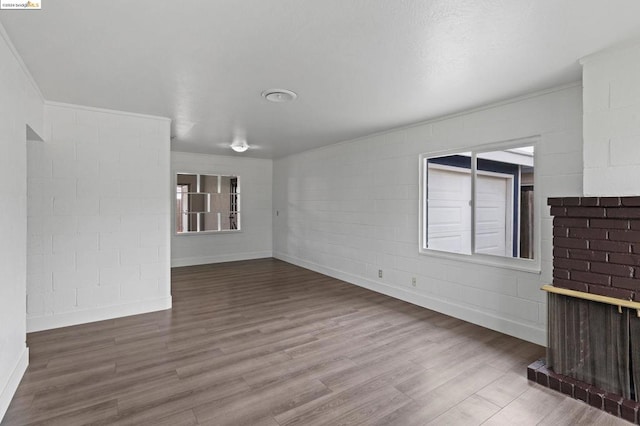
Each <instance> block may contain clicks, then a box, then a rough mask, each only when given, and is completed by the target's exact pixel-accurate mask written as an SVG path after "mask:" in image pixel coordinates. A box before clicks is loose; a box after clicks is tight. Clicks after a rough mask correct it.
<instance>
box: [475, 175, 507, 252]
mask: <svg viewBox="0 0 640 426" xmlns="http://www.w3.org/2000/svg"><path fill="white" fill-rule="evenodd" d="M480 173H482V174H480ZM512 197H513V178H512V177H511V176H510V175H498V174H484V173H483V172H478V176H477V178H476V204H477V208H476V253H484V254H495V255H498V256H509V257H511V256H512V254H513V246H512V241H513V226H512V217H513V216H512V212H513V210H512V204H513V202H512Z"/></svg>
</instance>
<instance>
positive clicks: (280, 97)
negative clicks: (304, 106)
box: [262, 89, 298, 102]
mask: <svg viewBox="0 0 640 426" xmlns="http://www.w3.org/2000/svg"><path fill="white" fill-rule="evenodd" d="M262 97H263V98H265V99H266V100H268V101H271V102H290V101H292V100H294V99H295V98H297V97H298V95H296V94H295V92H292V91H291V90H286V89H269V90H265V91H264V92H262Z"/></svg>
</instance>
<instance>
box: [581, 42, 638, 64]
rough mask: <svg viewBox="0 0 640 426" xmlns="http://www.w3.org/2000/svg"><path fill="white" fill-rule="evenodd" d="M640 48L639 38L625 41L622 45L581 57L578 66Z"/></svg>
mask: <svg viewBox="0 0 640 426" xmlns="http://www.w3.org/2000/svg"><path fill="white" fill-rule="evenodd" d="M638 47H640V38H636V39H633V40H627V41H626V42H624V43H620V44H616V45H614V46H610V47H606V48H604V49H602V50H599V51H597V52H594V53H590V54H589V55H587V56H583V57H582V58H580V59H579V60H578V62H580V65H584V64H586V63H587V62H590V61H592V60H594V59H600V58H602V57H604V56H610V55H617V54H619V53H622V52H624V51H626V50H631V49H636V48H638Z"/></svg>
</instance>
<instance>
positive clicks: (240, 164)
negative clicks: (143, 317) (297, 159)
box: [171, 152, 273, 266]
mask: <svg viewBox="0 0 640 426" xmlns="http://www.w3.org/2000/svg"><path fill="white" fill-rule="evenodd" d="M272 164H273V162H272V161H271V160H260V159H255V158H246V157H244V158H243V157H231V156H229V157H227V156H219V155H205V154H191V153H186V152H172V153H171V175H172V179H173V182H174V183H175V175H176V173H199V174H224V175H237V176H240V191H241V194H240V197H241V200H240V205H241V212H240V214H241V228H242V229H241V231H240V232H231V233H219V234H202V235H176V233H175V230H174V229H173V228H172V230H171V265H172V266H187V265H199V264H205V263H216V262H229V261H235V260H245V259H257V258H262V257H271V255H272V220H271V219H272V210H271V192H272V185H271V179H272V175H273V173H272ZM171 218H172V222H171V223H172V224H173V223H175V212H174V211H173V209H172V216H171Z"/></svg>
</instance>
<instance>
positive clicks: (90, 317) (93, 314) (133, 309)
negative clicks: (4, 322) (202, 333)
mask: <svg viewBox="0 0 640 426" xmlns="http://www.w3.org/2000/svg"><path fill="white" fill-rule="evenodd" d="M165 309H171V296H169V297H162V298H159V299H152V300H143V301H139V302H132V303H127V304H124V305H116V306H106V307H101V308H95V309H87V310H83V311H76V312H67V313H63V314H57V315H53V316H42V317H33V318H27V332H28V333H33V332H35V331H42V330H50V329H52V328H60V327H68V326H71V325H78V324H86V323H90V322H95V321H104V320H108V319H113V318H120V317H126V316H130V315H139V314H146V313H148V312H155V311H163V310H165Z"/></svg>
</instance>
